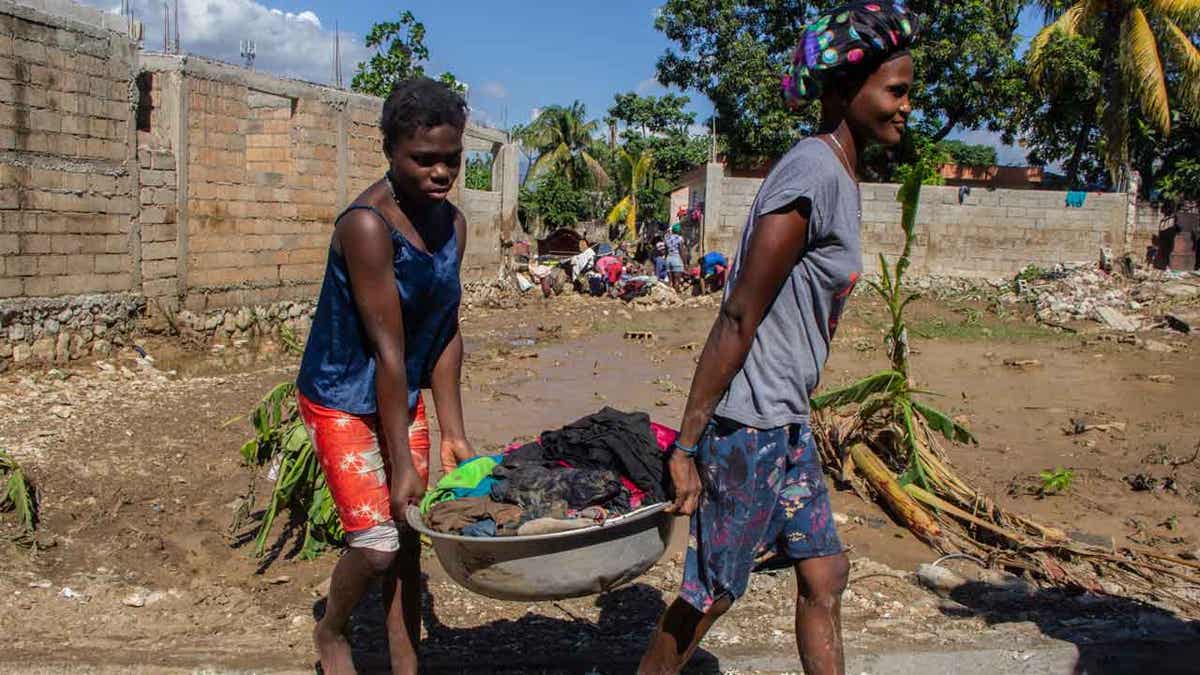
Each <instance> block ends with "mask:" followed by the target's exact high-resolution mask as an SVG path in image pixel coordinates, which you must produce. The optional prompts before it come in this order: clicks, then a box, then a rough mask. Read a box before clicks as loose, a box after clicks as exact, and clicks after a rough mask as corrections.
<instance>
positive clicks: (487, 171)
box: [463, 156, 492, 190]
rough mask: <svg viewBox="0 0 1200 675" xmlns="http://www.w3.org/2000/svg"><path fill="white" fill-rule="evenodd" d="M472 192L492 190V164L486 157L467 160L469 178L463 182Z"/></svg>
mask: <svg viewBox="0 0 1200 675" xmlns="http://www.w3.org/2000/svg"><path fill="white" fill-rule="evenodd" d="M463 185H465V186H466V187H467V188H468V189H471V190H491V189H492V162H491V160H489V159H488V158H486V157H482V156H476V157H468V158H467V176H466V178H465V179H464V181H463Z"/></svg>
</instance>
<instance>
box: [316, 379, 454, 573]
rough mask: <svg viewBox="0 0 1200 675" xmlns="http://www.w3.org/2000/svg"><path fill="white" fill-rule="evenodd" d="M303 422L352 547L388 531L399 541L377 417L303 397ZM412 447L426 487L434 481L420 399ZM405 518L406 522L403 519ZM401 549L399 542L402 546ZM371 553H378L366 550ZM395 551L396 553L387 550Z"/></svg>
mask: <svg viewBox="0 0 1200 675" xmlns="http://www.w3.org/2000/svg"><path fill="white" fill-rule="evenodd" d="M298 398H299V403H300V418H301V419H302V420H303V421H304V426H305V427H307V429H308V435H309V438H311V439H312V442H313V448H314V449H315V450H316V453H317V460H318V461H319V462H320V463H321V470H322V471H324V472H325V482H326V483H327V484H328V485H329V491H330V493H331V494H332V495H333V501H334V503H336V504H337V510H338V517H339V518H340V519H341V521H342V528H343V529H344V530H346V533H347V539H349V541H350V545H351V546H354V545H355V542H354V539H355V537H354V534H355V533H364V532H366V531H369V530H372V528H376V527H382V528H383V529H386V530H389V531H390V532H391V533H393V535H387V534H386V533H385V534H383V535H382V536H387V537H388V538H391V536H394V533H395V525H394V521H393V520H392V516H393V514H392V508H391V500H390V498H389V496H390V489H389V486H390V483H389V480H388V478H389V474H390V472H391V465H390V460H389V459H388V452H387V443H386V441H385V440H384V438H383V437H382V436H380V435H379V428H378V427H379V418H378V416H377V415H353V414H350V413H347V412H343V411H341V410H334V409H332V408H326V407H324V406H321V405H317V404H316V403H313V402H312V401H311V400H309V399H307V398H305V397H304V395H303V394H299V395H298ZM408 447H409V450H410V451H411V452H412V463H413V467H414V468H416V470H417V473H418V474H420V476H421V479H422V480H423V481H428V480H429V448H430V440H429V422H428V420H427V419H426V417H425V402H424V400H423V399H422V398H421V397H417V407H416V410H415V412H414V413H413V415H412V420H411V422H410V423H409V425H408ZM401 517H403V516H401ZM396 543H397V545H398V543H399V541H398V539H397V541H396ZM365 547H367V548H377V547H376V546H374V545H365ZM389 549H390V550H394V549H391V548H390V547H388V548H385V550H389Z"/></svg>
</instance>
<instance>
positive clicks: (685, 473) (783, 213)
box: [671, 201, 808, 514]
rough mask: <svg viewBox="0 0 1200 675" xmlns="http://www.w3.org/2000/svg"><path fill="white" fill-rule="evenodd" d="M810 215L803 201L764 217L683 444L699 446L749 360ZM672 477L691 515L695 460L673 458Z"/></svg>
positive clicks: (713, 341) (700, 381)
mask: <svg viewBox="0 0 1200 675" xmlns="http://www.w3.org/2000/svg"><path fill="white" fill-rule="evenodd" d="M807 213H808V210H807V203H805V202H799V201H798V202H794V203H793V204H792V205H789V206H788V207H786V208H784V209H781V210H779V211H775V212H772V213H768V214H766V215H764V216H761V217H759V219H758V221H757V222H756V224H755V227H754V233H753V234H752V235H751V236H750V243H749V245H748V247H747V249H746V252H745V254H744V259H743V260H741V261H740V263H739V273H738V278H737V283H736V285H735V286H734V288H733V291H732V292H731V294H730V296H729V298H727V299H726V300H725V302H724V303H723V304H722V305H721V310H720V312H719V313H718V314H717V319H716V321H715V322H714V323H713V327H712V330H711V331H710V332H709V334H708V341H707V342H705V344H704V350H703V351H702V352H701V353H700V361H699V363H698V365H697V366H696V374H695V376H694V377H693V379H692V387H691V391H690V392H689V393H688V400H687V405H686V406H685V408H684V411H683V422H682V423H681V425H680V432H679V443H680V445H684V446H687V447H695V445H696V444H697V443H698V442H699V441H700V436H701V435H702V434H703V433H704V427H705V426H706V425H707V424H708V422H709V420H711V419H712V415H713V411H714V410H715V409H716V407H717V403H718V402H719V401H720V400H721V397H722V396H723V395H724V394H725V391H726V390H727V389H728V388H729V384H730V382H732V381H733V378H734V376H735V375H737V373H738V371H739V370H740V369H741V367H742V364H743V363H744V362H745V361H746V355H747V354H749V353H750V347H751V345H752V344H753V343H754V334H755V332H756V331H757V330H758V324H759V323H761V322H762V319H763V317H764V316H765V315H766V313H767V308H769V307H770V306H771V303H772V302H774V300H775V296H776V295H778V294H779V289H780V288H781V287H782V286H783V282H784V281H785V280H786V279H787V277H788V274H790V273H791V271H792V267H794V266H795V264H796V262H797V261H798V260H799V259H800V256H801V255H803V254H804V250H805V246H806V243H807V238H808V216H807ZM671 475H672V479H673V480H674V481H675V486H676V500H675V504H674V505H673V508H672V510H674V511H677V512H679V513H683V514H687V513H691V512H692V511H693V510H694V509H695V506H696V503H697V502H698V499H699V478H698V476H696V475H695V464H694V463H693V462H692V460H691V458H688V457H686V456H685V455H683V454H681V453H679V452H676V453H674V455H673V456H672V457H671ZM681 483H682V485H681Z"/></svg>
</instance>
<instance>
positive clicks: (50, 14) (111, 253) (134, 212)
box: [0, 0, 518, 368]
mask: <svg viewBox="0 0 1200 675" xmlns="http://www.w3.org/2000/svg"><path fill="white" fill-rule="evenodd" d="M129 29H130V25H129V24H128V22H127V21H126V20H125V19H123V18H121V17H119V16H116V15H114V14H108V13H104V12H100V11H98V10H95V9H92V8H89V7H84V6H81V5H76V4H74V3H72V2H70V1H69V0H17V1H16V2H14V1H13V0H0V368H3V367H4V365H5V364H7V363H8V362H9V359H11V360H13V361H23V360H28V359H29V358H35V357H36V358H41V359H46V360H50V359H58V360H65V359H67V358H72V357H77V356H81V355H84V354H86V353H89V352H99V353H107V351H108V350H110V349H111V348H112V347H113V346H114V345H119V344H120V343H121V342H122V341H124V340H125V339H126V338H127V337H128V335H129V333H130V332H131V331H132V330H134V328H135V324H136V323H137V322H138V321H142V322H143V325H146V326H148V327H151V328H163V329H167V328H170V329H173V330H178V331H180V332H187V331H192V332H194V333H197V334H199V337H201V338H203V339H213V338H218V339H224V338H232V337H238V336H243V335H252V334H256V333H259V332H265V331H272V330H277V329H280V328H281V327H286V328H287V329H288V330H290V331H293V332H295V333H297V334H298V335H300V336H301V337H302V333H303V332H304V330H306V328H307V323H306V317H307V316H308V315H309V313H310V312H311V308H312V305H313V303H314V302H315V299H316V295H317V291H318V288H319V284H320V281H321V278H322V273H323V269H324V262H325V257H326V255H327V251H328V245H329V236H330V234H331V231H332V224H333V219H334V217H335V216H336V214H337V213H338V211H339V210H340V209H341V208H343V207H344V206H345V205H346V204H347V202H348V201H349V200H350V199H353V198H354V197H355V196H357V194H358V193H359V192H361V191H362V189H363V188H365V187H366V186H367V185H369V184H370V183H371V182H373V181H375V180H378V179H379V177H380V176H382V175H383V173H384V171H385V170H386V162H385V160H384V157H383V154H382V148H381V140H380V132H379V129H378V123H379V115H380V112H381V108H382V101H381V100H379V99H377V98H373V97H368V96H361V95H358V94H354V93H351V92H347V91H343V90H338V89H332V88H329V87H323V86H319V85H314V84H309V83H305V82H298V81H294V80H286V79H282V78H278V77H273V76H271V75H267V74H264V73H259V72H254V71H251V70H247V69H245V68H240V67H237V66H233V65H229V64H224V63H219V62H215V61H210V60H206V59H201V58H196V57H190V56H185V57H180V56H167V55H162V54H147V53H140V52H138V51H137V48H136V45H135V43H134V42H133V41H132V40H131V39H130V37H129ZM464 143H465V145H466V146H467V147H468V148H476V147H484V148H487V149H488V150H489V152H492V153H493V154H494V156H495V157H496V158H497V164H496V166H495V167H494V180H493V185H492V190H491V191H479V192H475V191H468V190H463V189H459V190H456V191H455V192H453V193H452V195H451V199H452V201H453V202H454V203H456V204H458V205H459V207H460V208H462V210H463V211H464V212H465V213H467V215H468V222H469V224H470V227H471V233H470V242H469V248H468V252H467V256H466V259H465V260H464V277H465V278H466V279H472V278H480V277H483V276H487V275H490V274H494V273H495V272H496V271H498V270H499V261H500V257H501V256H500V252H501V251H502V248H503V245H504V242H505V241H507V239H508V238H509V236H510V235H511V232H512V230H513V227H514V226H515V224H516V195H517V188H518V185H517V157H518V154H517V153H516V152H515V150H514V149H513V148H512V146H511V145H509V143H508V137H507V135H506V134H504V133H503V132H498V131H494V130H490V129H482V128H479V127H476V126H474V125H468V128H467V131H466V138H465V139H464Z"/></svg>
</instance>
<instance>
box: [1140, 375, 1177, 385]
mask: <svg viewBox="0 0 1200 675" xmlns="http://www.w3.org/2000/svg"><path fill="white" fill-rule="evenodd" d="M1146 379H1147V380H1150V381H1151V382H1157V383H1158V384H1171V383H1173V382H1174V381H1175V376H1174V375H1151V376H1149V377H1147V378H1146Z"/></svg>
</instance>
